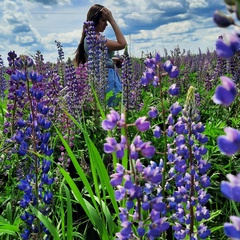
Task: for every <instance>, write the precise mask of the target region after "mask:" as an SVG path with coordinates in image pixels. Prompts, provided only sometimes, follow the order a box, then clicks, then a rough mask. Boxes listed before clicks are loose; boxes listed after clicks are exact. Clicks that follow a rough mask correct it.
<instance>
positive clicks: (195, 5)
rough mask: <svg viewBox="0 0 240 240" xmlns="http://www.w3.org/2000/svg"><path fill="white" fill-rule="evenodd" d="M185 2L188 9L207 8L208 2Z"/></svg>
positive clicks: (203, 0) (190, 0)
mask: <svg viewBox="0 0 240 240" xmlns="http://www.w3.org/2000/svg"><path fill="white" fill-rule="evenodd" d="M187 2H188V4H189V8H190V9H194V8H195V9H196V8H206V7H208V2H207V1H206V0H187Z"/></svg>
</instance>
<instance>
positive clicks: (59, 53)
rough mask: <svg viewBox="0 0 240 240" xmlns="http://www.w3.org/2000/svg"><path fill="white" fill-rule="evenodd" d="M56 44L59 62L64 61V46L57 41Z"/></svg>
mask: <svg viewBox="0 0 240 240" xmlns="http://www.w3.org/2000/svg"><path fill="white" fill-rule="evenodd" d="M55 43H56V45H57V49H58V57H59V60H60V61H62V60H63V59H64V52H63V46H62V44H61V43H60V42H59V41H57V40H55Z"/></svg>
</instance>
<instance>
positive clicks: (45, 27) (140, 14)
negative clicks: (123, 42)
mask: <svg viewBox="0 0 240 240" xmlns="http://www.w3.org/2000/svg"><path fill="white" fill-rule="evenodd" d="M94 2H95V1H93V0H90V1H89V0H81V1H80V0H79V1H76V0H74V1H73V0H72V1H71V0H31V1H29V0H0V9H1V10H0V12H1V14H0V32H1V34H0V39H1V47H0V55H2V56H4V57H5V59H6V56H7V53H8V51H10V50H11V51H13V50H15V51H16V52H17V53H18V54H27V53H31V54H35V52H36V51H37V50H40V51H41V52H42V53H43V55H44V59H45V61H56V59H57V57H58V56H57V54H58V53H57V48H56V44H55V40H58V41H60V42H61V43H62V45H63V50H64V53H65V59H67V58H68V57H69V56H70V57H73V53H74V51H75V49H76V48H77V45H78V43H79V40H80V37H81V32H82V25H83V22H84V21H85V19H86V14H87V11H88V9H89V7H90V6H91V5H92V4H93V3H94ZM98 2H99V4H102V5H104V6H106V7H108V8H109V9H110V10H111V11H112V13H113V15H114V17H115V18H116V21H117V22H118V24H119V26H120V28H121V29H122V31H123V32H124V34H125V35H126V38H127V41H128V43H129V45H130V49H131V52H132V54H133V53H134V55H135V56H140V55H141V51H145V52H146V51H154V50H157V49H159V51H161V52H162V51H163V49H164V48H167V49H169V50H170V49H173V48H174V47H175V46H176V45H180V46H181V48H185V49H190V50H191V51H198V50H197V49H198V47H200V48H203V49H207V47H209V48H211V47H212V49H214V45H215V40H216V38H217V37H218V36H219V35H221V34H222V32H223V31H224V30H225V29H224V30H223V29H219V28H217V27H215V24H214V23H213V20H212V15H213V11H214V8H216V9H217V8H218V9H221V8H222V6H223V3H222V2H223V1H219V0H173V1H169V0H162V1H159V0H148V1H146V0H138V1H136V0H121V1H112V0H99V1H98ZM16 31H18V32H17V33H15V32H16ZM105 34H106V36H107V37H109V38H111V39H113V38H114V35H113V31H112V30H111V26H108V29H107V30H106V32H105ZM3 60H4V59H3Z"/></svg>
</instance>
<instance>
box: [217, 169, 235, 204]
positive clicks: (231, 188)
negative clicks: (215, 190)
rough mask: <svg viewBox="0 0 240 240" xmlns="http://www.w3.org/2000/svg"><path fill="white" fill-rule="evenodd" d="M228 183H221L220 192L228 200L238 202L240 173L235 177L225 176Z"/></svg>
mask: <svg viewBox="0 0 240 240" xmlns="http://www.w3.org/2000/svg"><path fill="white" fill-rule="evenodd" d="M227 178H228V180H229V182H227V181H222V182H221V192H222V193H223V194H224V195H225V196H226V197H227V198H229V199H231V200H233V201H235V202H240V194H239V193H240V173H238V174H237V176H234V175H232V174H227Z"/></svg>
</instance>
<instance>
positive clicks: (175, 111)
mask: <svg viewBox="0 0 240 240" xmlns="http://www.w3.org/2000/svg"><path fill="white" fill-rule="evenodd" d="M169 110H170V112H171V114H172V115H173V116H176V115H178V114H179V113H180V112H181V111H182V107H181V106H180V105H179V102H175V103H174V104H173V105H172V106H171V107H170V109H169Z"/></svg>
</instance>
